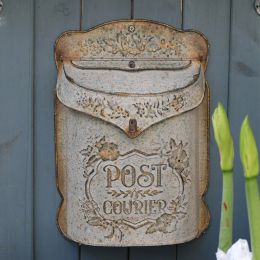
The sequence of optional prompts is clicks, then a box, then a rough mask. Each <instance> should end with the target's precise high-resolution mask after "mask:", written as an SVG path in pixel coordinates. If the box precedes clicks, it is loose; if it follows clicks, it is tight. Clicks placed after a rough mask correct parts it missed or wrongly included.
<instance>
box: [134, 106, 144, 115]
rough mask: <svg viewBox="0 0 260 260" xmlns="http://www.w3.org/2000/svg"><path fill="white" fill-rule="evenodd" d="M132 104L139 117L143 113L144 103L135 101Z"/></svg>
mask: <svg viewBox="0 0 260 260" xmlns="http://www.w3.org/2000/svg"><path fill="white" fill-rule="evenodd" d="M134 106H135V107H136V108H137V112H136V113H137V115H139V116H140V117H143V116H144V115H145V112H146V111H145V110H146V109H145V107H144V105H143V104H141V103H136V104H134Z"/></svg>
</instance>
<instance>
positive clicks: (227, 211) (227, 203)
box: [218, 171, 234, 252]
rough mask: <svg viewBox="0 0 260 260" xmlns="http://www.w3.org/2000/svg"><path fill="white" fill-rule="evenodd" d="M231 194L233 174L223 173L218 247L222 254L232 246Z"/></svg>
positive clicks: (230, 172) (229, 172)
mask: <svg viewBox="0 0 260 260" xmlns="http://www.w3.org/2000/svg"><path fill="white" fill-rule="evenodd" d="M233 193H234V192H233V172H232V171H223V190H222V204H221V219H220V229H219V245H218V247H219V248H220V249H221V250H222V251H223V252H227V250H228V249H229V248H230V247H231V245H232V232H233V196H234V195H233Z"/></svg>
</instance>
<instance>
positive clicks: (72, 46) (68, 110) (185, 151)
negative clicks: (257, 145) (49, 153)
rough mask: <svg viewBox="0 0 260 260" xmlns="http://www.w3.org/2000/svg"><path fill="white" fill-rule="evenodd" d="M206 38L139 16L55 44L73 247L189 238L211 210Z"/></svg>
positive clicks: (64, 213) (59, 140)
mask: <svg viewBox="0 0 260 260" xmlns="http://www.w3.org/2000/svg"><path fill="white" fill-rule="evenodd" d="M207 55H208V42H207V40H206V38H205V37H204V36H203V35H202V34H201V33H199V32H194V31H179V30H177V29H175V28H174V27H171V26H168V25H165V24H161V23H157V22H152V21H145V20H121V21H112V22H109V23H106V24H103V25H100V26H98V27H95V28H93V29H90V30H89V31H86V32H82V31H69V32H65V33H63V34H62V35H61V36H60V37H59V38H58V39H57V41H56V46H55V60H56V65H57V70H58V78H57V86H56V106H55V126H56V127H55V135H56V137H55V138H56V164H57V185H58V189H59V191H60V194H61V198H62V202H61V206H60V208H59V211H58V216H57V222H58V226H59V228H60V230H61V232H62V233H63V234H64V235H65V236H66V237H67V238H69V239H71V240H73V241H76V242H78V243H81V244H87V245H97V246H153V245H167V244H178V243H183V242H186V241H189V240H192V239H194V238H196V237H198V236H200V234H201V233H202V232H204V231H205V229H206V228H207V226H208V224H209V218H210V217H209V212H208V209H207V206H206V204H205V202H204V199H203V196H204V193H205V191H206V188H207V183H208V116H209V115H208V108H209V90H208V86H207V82H206V79H205V70H206V65H207Z"/></svg>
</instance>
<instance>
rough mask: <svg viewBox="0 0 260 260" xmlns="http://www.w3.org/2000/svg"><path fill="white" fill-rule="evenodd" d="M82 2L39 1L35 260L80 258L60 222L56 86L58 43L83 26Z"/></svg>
mask: <svg viewBox="0 0 260 260" xmlns="http://www.w3.org/2000/svg"><path fill="white" fill-rule="evenodd" d="M79 3H80V1H69V0H63V1H60V0H48V1H46V0H37V1H35V5H36V6H35V8H36V9H35V32H36V35H35V107H34V110H35V121H34V128H35V144H34V148H35V149H34V150H35V155H34V159H35V169H34V174H35V183H34V197H35V199H34V208H35V210H34V218H35V219H34V222H35V259H36V260H40V259H48V260H66V259H68V260H71V259H78V251H79V249H78V245H77V244H76V243H73V242H70V241H68V240H66V239H65V238H64V237H63V236H62V235H61V233H60V232H59V230H58V228H57V225H56V212H57V209H58V207H59V204H60V201H61V198H60V196H59V193H58V191H57V189H56V178H55V152H54V102H53V101H54V89H55V84H56V75H57V70H56V67H55V63H54V43H55V40H56V38H57V37H58V36H59V35H60V34H61V33H62V32H63V31H66V30H71V29H76V30H77V29H78V28H79V12H80V8H79Z"/></svg>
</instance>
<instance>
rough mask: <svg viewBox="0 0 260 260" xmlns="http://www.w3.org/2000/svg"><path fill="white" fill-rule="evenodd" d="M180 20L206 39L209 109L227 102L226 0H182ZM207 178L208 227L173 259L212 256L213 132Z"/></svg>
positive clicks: (216, 178) (215, 198) (215, 201)
mask: <svg viewBox="0 0 260 260" xmlns="http://www.w3.org/2000/svg"><path fill="white" fill-rule="evenodd" d="M183 21H184V29H196V30H199V31H201V32H202V33H204V34H205V35H206V37H207V38H208V40H209V43H210V53H209V64H208V69H207V80H208V82H209V86H210V91H211V111H212V110H213V109H214V108H215V107H216V105H217V102H218V101H221V102H222V103H223V104H224V105H225V106H227V97H228V68H229V29H230V1H227V0H219V1H207V0H185V1H184V19H183ZM211 130H212V129H211ZM211 133H212V131H211ZM209 181H210V183H209V189H208V192H207V194H206V201H207V203H208V206H209V209H210V213H211V223H210V226H209V229H208V230H207V231H206V234H204V235H203V236H202V237H201V238H199V239H197V240H194V241H192V242H189V243H186V244H183V245H179V246H178V249H177V250H178V254H177V255H178V257H177V259H182V260H186V259H187V260H188V259H193V260H197V259H214V258H215V255H214V254H215V252H216V249H217V246H218V232H219V222H220V208H221V189H222V188H221V187H222V176H221V172H220V168H219V156H218V152H217V149H216V145H215V142H214V138H213V134H211V135H210V178H209Z"/></svg>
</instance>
